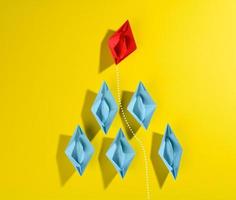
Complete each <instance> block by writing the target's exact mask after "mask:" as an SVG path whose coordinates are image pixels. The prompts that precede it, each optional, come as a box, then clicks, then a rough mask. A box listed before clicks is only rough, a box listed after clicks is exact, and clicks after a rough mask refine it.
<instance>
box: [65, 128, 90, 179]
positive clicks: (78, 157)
mask: <svg viewBox="0 0 236 200" xmlns="http://www.w3.org/2000/svg"><path fill="white" fill-rule="evenodd" d="M93 152H94V149H93V146H92V145H91V143H90V142H89V140H88V138H87V137H86V135H85V134H84V132H83V131H82V129H81V128H80V126H78V127H77V129H76V131H75V133H74V135H73V136H72V138H71V140H70V142H69V144H68V146H67V148H66V150H65V154H66V156H67V157H68V158H69V160H70V161H71V163H72V164H73V166H74V167H75V168H76V170H77V171H78V172H79V173H80V175H82V174H83V173H84V170H85V168H86V166H87V165H88V162H89V161H90V159H91V157H92V155H93Z"/></svg>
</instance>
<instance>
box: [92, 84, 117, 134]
mask: <svg viewBox="0 0 236 200" xmlns="http://www.w3.org/2000/svg"><path fill="white" fill-rule="evenodd" d="M91 111H92V113H93V115H94V116H95V118H96V120H97V121H98V123H99V125H100V126H101V128H102V130H103V131H104V132H105V133H107V131H108V130H109V128H110V126H111V123H112V121H113V119H114V118H115V115H116V113H117V111H118V108H117V105H116V102H115V99H114V97H113V96H112V94H111V92H110V90H109V88H108V86H107V84H106V82H103V84H102V87H101V89H100V91H99V93H98V95H97V97H96V99H95V101H94V103H93V105H92V108H91Z"/></svg>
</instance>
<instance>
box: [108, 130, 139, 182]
mask: <svg viewBox="0 0 236 200" xmlns="http://www.w3.org/2000/svg"><path fill="white" fill-rule="evenodd" d="M106 156H107V158H108V159H109V160H110V161H111V163H112V164H113V165H114V167H115V169H116V170H117V171H118V172H119V174H120V175H121V177H122V178H124V176H125V174H126V172H127V170H128V167H129V166H130V163H131V161H132V160H133V158H134V156H135V152H134V150H133V149H132V147H131V146H130V144H129V143H128V141H127V139H126V138H125V136H124V133H123V131H122V130H121V129H120V130H119V132H118V134H117V136H116V138H115V140H114V142H113V143H112V144H111V146H110V148H109V149H108V151H107V153H106Z"/></svg>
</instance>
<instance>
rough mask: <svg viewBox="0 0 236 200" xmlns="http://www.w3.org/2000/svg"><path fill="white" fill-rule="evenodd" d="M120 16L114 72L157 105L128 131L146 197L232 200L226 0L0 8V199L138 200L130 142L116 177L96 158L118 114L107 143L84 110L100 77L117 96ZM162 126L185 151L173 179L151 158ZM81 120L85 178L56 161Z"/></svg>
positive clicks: (231, 62)
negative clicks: (114, 35)
mask: <svg viewBox="0 0 236 200" xmlns="http://www.w3.org/2000/svg"><path fill="white" fill-rule="evenodd" d="M126 19H129V21H130V23H131V26H132V29H133V33H134V36H135V39H136V42H137V47H138V49H137V50H136V51H135V52H134V53H133V54H132V55H130V56H129V57H127V59H125V60H124V61H123V62H121V63H120V65H119V67H120V75H121V89H122V90H123V91H124V90H125V91H126V94H130V93H129V92H134V90H135V89H136V87H137V84H138V82H139V81H140V80H142V81H143V83H144V84H145V86H146V88H147V89H148V91H149V92H150V94H151V95H152V97H153V99H154V100H155V101H156V102H157V104H158V108H157V110H156V112H155V114H154V116H153V118H152V120H151V123H150V126H149V128H148V130H147V131H145V130H144V129H143V128H139V129H138V132H137V133H136V134H137V136H138V137H140V138H141V139H142V140H143V141H144V144H145V147H146V150H147V153H148V161H149V172H150V186H151V187H150V189H151V196H152V199H176V200H177V199H186V200H189V199H236V192H235V191H236V186H235V185H236V184H235V179H236V173H235V169H236V147H235V146H236V145H235V142H236V118H235V114H236V79H235V75H236V37H235V36H236V1H235V0H195V1H194V0H162V1H161V0H147V1H127V0H119V1H108V0H107V1H105V0H100V1H79V0H74V1H70V0H67V1H63V0H59V1H56V0H54V1H46V0H41V1H40V0H32V1H30V0H21V1H13V0H8V1H1V3H0V92H1V96H0V97H1V98H0V113H1V118H0V121H1V123H0V124H1V125H0V133H1V139H0V155H1V158H0V159H1V165H0V199H57V200H58V199H104V200H106V199H114V200H115V199H145V198H146V193H145V176H144V162H143V156H142V152H141V150H140V147H139V146H138V144H137V142H136V141H135V139H134V138H132V139H131V138H130V137H128V136H127V137H128V138H129V139H130V140H129V141H130V143H131V145H132V146H133V148H134V149H135V151H136V157H135V159H134V160H133V162H132V164H131V166H130V168H129V170H128V172H127V174H126V176H125V178H124V180H122V179H121V178H120V176H119V175H118V174H116V175H115V174H114V171H113V169H112V168H110V166H109V163H107V161H106V160H105V159H104V151H105V150H104V148H105V146H106V145H107V144H108V143H109V142H110V141H111V139H112V138H114V137H115V135H116V133H117V130H118V128H119V127H123V129H124V130H125V128H124V126H123V125H124V124H123V122H122V120H121V118H120V115H118V114H117V115H116V118H115V121H114V123H113V124H112V127H111V128H110V131H109V133H108V135H106V136H105V135H104V134H103V132H102V131H101V130H99V131H98V129H97V128H98V127H97V124H96V123H95V122H94V119H93V117H92V116H91V114H90V113H89V105H90V104H91V100H92V99H93V98H94V95H95V93H97V92H98V90H99V88H100V86H101V83H102V81H103V80H105V81H107V83H108V85H109V87H110V89H111V91H112V93H113V95H114V97H115V98H116V99H117V93H116V80H115V67H114V64H113V65H109V64H110V60H109V59H110V58H109V55H107V54H106V48H105V47H106V45H104V37H105V38H106V34H107V33H109V32H110V30H116V29H118V28H119V26H120V25H122V24H123V22H124V21H125V20H126ZM106 65H107V66H106ZM105 66H106V67H105ZM167 122H169V123H170V124H171V126H172V128H173V130H174V132H175V134H176V136H177V137H178V139H179V141H180V143H181V144H182V146H183V150H184V153H183V157H182V162H181V167H180V171H179V174H178V177H177V181H174V180H173V178H172V176H171V175H170V174H168V176H167V177H166V170H165V169H164V168H163V166H162V165H161V162H160V160H158V159H157V158H155V152H156V151H157V149H155V148H157V147H158V142H159V139H160V138H161V135H163V133H164V129H165V126H166V123H167ZM78 124H80V125H81V126H82V128H83V129H84V130H85V129H86V132H87V134H88V135H89V137H90V139H92V140H91V141H92V144H93V146H94V148H95V154H94V156H93V157H92V160H91V162H90V163H89V165H88V167H87V169H86V171H85V173H84V175H83V176H82V177H81V176H79V175H78V173H77V172H75V171H73V168H72V166H71V164H70V162H69V161H68V159H67V158H66V157H65V156H64V153H63V151H64V148H65V146H66V144H67V142H68V140H69V138H70V136H71V135H72V134H73V133H74V130H75V128H76V126H77V125H78ZM88 130H89V131H88ZM97 131H98V132H97ZM88 132H89V133H88ZM126 134H127V133H126ZM152 147H155V148H154V149H153V148H152ZM105 149H106V148H105ZM153 166H156V171H155V170H154V167H153Z"/></svg>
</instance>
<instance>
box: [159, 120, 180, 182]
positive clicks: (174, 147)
mask: <svg viewBox="0 0 236 200" xmlns="http://www.w3.org/2000/svg"><path fill="white" fill-rule="evenodd" d="M182 152H183V150H182V147H181V145H180V144H179V142H178V140H177V138H176V136H175V135H174V132H173V131H172V130H171V127H170V125H169V124H168V125H167V127H166V132H165V134H164V136H163V138H162V142H161V146H160V149H159V155H160V157H161V159H162V160H163V162H164V163H165V165H166V167H167V168H168V170H169V171H170V172H171V174H172V175H173V177H174V179H176V177H177V174H178V170H179V165H180V160H181V156H182Z"/></svg>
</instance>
